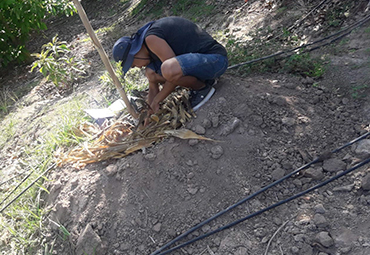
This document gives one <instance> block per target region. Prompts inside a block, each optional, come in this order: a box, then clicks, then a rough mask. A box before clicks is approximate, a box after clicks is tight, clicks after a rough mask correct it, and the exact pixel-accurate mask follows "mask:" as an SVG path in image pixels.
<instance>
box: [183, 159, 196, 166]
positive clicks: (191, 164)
mask: <svg viewBox="0 0 370 255" xmlns="http://www.w3.org/2000/svg"><path fill="white" fill-rule="evenodd" d="M185 164H186V165H188V166H193V165H194V163H193V161H192V160H191V159H189V160H188V161H186V162H185Z"/></svg>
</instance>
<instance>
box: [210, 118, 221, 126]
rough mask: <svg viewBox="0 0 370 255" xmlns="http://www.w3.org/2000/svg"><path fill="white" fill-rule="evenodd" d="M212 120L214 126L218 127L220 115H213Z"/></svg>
mask: <svg viewBox="0 0 370 255" xmlns="http://www.w3.org/2000/svg"><path fill="white" fill-rule="evenodd" d="M211 122H212V127H214V128H216V127H218V125H219V118H218V116H213V117H212V118H211Z"/></svg>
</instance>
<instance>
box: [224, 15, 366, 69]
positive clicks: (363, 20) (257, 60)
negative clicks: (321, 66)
mask: <svg viewBox="0 0 370 255" xmlns="http://www.w3.org/2000/svg"><path fill="white" fill-rule="evenodd" d="M369 20H370V15H369V16H367V17H365V18H363V19H362V20H360V21H357V22H356V23H354V24H352V25H350V26H348V27H346V28H344V29H342V30H340V31H338V32H336V33H334V34H332V35H329V36H327V37H324V38H321V39H319V40H316V41H314V42H311V43H307V44H304V45H301V46H298V47H296V48H293V49H290V50H286V51H279V52H276V53H274V54H271V55H268V56H264V57H261V58H258V59H253V60H250V61H246V62H242V63H239V64H235V65H231V66H229V67H228V68H227V70H229V69H233V68H237V67H240V66H244V65H248V64H252V63H255V62H259V61H262V60H265V59H269V58H273V57H276V56H280V55H283V54H288V53H291V52H294V51H296V50H299V49H302V48H306V47H308V46H312V45H314V44H317V43H320V42H322V41H325V40H328V39H330V38H332V37H334V36H337V35H339V34H342V33H343V32H345V31H347V30H349V31H348V32H346V33H344V34H342V35H340V36H338V37H336V38H334V39H332V40H331V41H329V42H327V43H324V44H322V45H319V46H316V47H314V48H312V49H308V50H307V51H313V50H316V49H318V48H321V47H323V46H325V45H328V44H331V43H333V42H335V41H337V40H339V39H341V38H343V37H344V36H346V35H348V34H350V33H351V32H352V31H353V30H354V29H356V28H358V27H360V26H361V25H363V24H364V23H365V22H367V21H369ZM289 56H290V55H288V56H286V57H289Z"/></svg>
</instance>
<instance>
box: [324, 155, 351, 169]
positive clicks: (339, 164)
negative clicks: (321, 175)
mask: <svg viewBox="0 0 370 255" xmlns="http://www.w3.org/2000/svg"><path fill="white" fill-rule="evenodd" d="M322 168H323V169H324V170H325V171H328V172H339V171H344V170H345V169H346V163H345V162H343V161H342V160H340V159H337V158H330V159H327V160H325V161H324V164H323V166H322Z"/></svg>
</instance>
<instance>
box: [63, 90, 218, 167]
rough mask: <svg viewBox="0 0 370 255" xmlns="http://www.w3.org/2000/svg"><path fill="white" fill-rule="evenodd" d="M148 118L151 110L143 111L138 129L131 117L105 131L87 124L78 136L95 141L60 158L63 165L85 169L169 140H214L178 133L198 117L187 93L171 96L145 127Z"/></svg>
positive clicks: (188, 133)
mask: <svg viewBox="0 0 370 255" xmlns="http://www.w3.org/2000/svg"><path fill="white" fill-rule="evenodd" d="M142 100H143V98H141V101H142ZM146 116H147V109H145V108H142V110H141V114H140V118H139V124H138V125H137V126H136V127H135V126H134V125H133V124H131V121H130V120H129V119H128V117H126V118H123V119H119V120H116V121H115V122H114V123H113V124H112V125H111V126H110V127H108V128H106V129H105V130H101V129H99V128H97V127H96V126H94V125H93V124H86V123H85V124H83V125H82V126H81V127H79V128H78V129H76V132H77V131H78V134H79V135H85V136H89V137H93V138H92V141H90V142H89V143H87V142H85V143H84V144H82V145H80V146H78V147H76V148H74V149H72V150H71V151H70V152H69V153H68V154H67V155H63V154H62V155H60V156H59V165H63V164H65V163H73V164H74V166H76V167H78V168H81V167H84V166H85V165H86V164H89V163H93V162H98V161H102V160H107V159H110V158H121V157H125V156H127V155H129V154H131V153H133V152H135V151H138V150H140V149H143V148H146V147H150V146H152V145H153V144H154V143H156V142H158V141H160V140H161V139H163V138H165V137H168V136H176V137H179V138H181V139H203V140H211V139H208V138H205V137H203V136H199V135H197V134H195V133H193V132H192V131H190V130H187V129H180V130H175V129H177V128H179V127H181V126H184V124H185V123H186V122H187V121H189V120H190V119H191V118H192V117H195V114H194V112H193V110H192V109H191V107H190V103H189V94H188V92H187V90H186V89H178V90H176V91H175V92H174V93H172V94H171V95H170V96H168V97H167V99H166V100H165V101H164V103H163V104H162V106H161V109H160V111H159V112H158V113H156V114H153V115H151V116H150V118H149V124H148V125H147V126H146V127H144V126H143V125H142V123H143V121H144V120H145V118H146Z"/></svg>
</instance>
